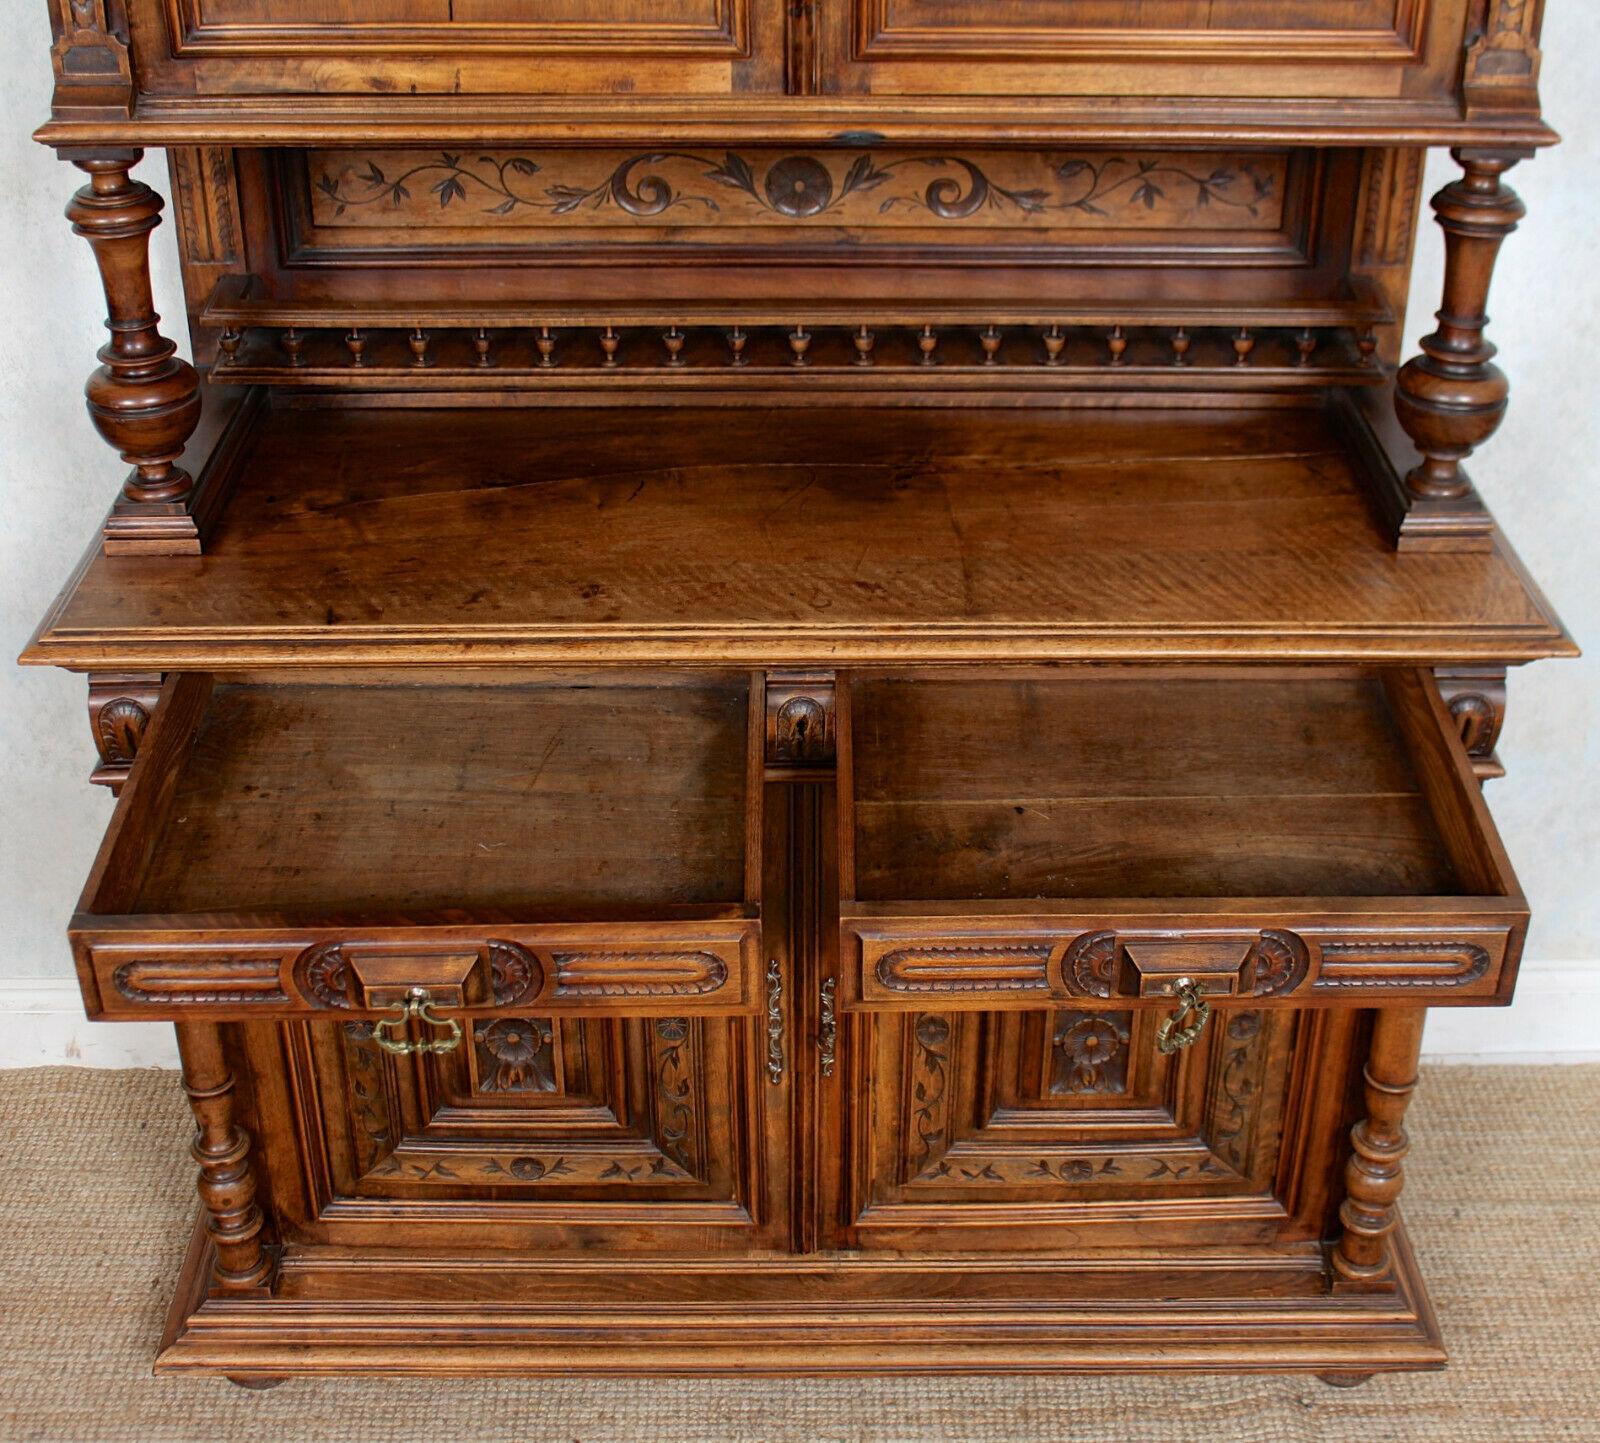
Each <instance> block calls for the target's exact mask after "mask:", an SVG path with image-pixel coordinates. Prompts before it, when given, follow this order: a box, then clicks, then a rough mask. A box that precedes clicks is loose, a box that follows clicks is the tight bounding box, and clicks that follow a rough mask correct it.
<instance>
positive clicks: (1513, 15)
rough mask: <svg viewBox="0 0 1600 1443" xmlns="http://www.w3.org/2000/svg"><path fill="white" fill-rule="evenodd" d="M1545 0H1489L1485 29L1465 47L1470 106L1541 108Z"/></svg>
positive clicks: (1486, 108) (1466, 83)
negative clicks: (1541, 64)
mask: <svg viewBox="0 0 1600 1443" xmlns="http://www.w3.org/2000/svg"><path fill="white" fill-rule="evenodd" d="M1543 18H1544V0H1489V6H1488V10H1487V12H1486V13H1485V15H1484V22H1483V29H1482V31H1481V32H1480V34H1479V35H1478V37H1477V38H1476V39H1475V40H1474V41H1473V42H1472V44H1471V45H1470V46H1469V47H1468V49H1467V63H1466V71H1465V74H1464V75H1463V77H1462V79H1463V89H1464V90H1465V94H1466V102H1467V110H1468V112H1469V113H1470V112H1472V111H1474V110H1529V111H1537V110H1538V108H1539V64H1540V61H1541V60H1542V59H1543V57H1542V55H1541V54H1540V51H1539V27H1540V23H1541V22H1542V20H1543Z"/></svg>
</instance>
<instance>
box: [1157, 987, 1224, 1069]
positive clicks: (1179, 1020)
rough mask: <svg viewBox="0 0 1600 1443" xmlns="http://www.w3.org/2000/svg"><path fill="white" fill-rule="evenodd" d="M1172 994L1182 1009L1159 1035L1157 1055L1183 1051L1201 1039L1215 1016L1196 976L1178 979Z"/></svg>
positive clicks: (1175, 1013) (1172, 1015)
mask: <svg viewBox="0 0 1600 1443" xmlns="http://www.w3.org/2000/svg"><path fill="white" fill-rule="evenodd" d="M1172 991H1173V995H1174V996H1175V997H1176V998H1177V999H1178V1007H1177V1010H1176V1011H1175V1012H1173V1013H1172V1014H1171V1015H1170V1016H1169V1017H1167V1018H1166V1019H1165V1021H1163V1022H1162V1024H1161V1027H1160V1029H1159V1030H1158V1031H1157V1033H1156V1051H1157V1052H1169V1053H1170V1052H1181V1051H1182V1050H1183V1049H1184V1048H1185V1047H1188V1046H1190V1045H1191V1044H1192V1043H1194V1042H1196V1041H1197V1040H1198V1039H1199V1037H1200V1034H1201V1033H1202V1032H1204V1031H1205V1030H1206V1022H1207V1021H1208V1020H1209V1019H1210V1017H1211V1004H1210V1003H1209V1002H1207V1001H1206V999H1205V997H1204V995H1203V994H1202V993H1201V991H1200V984H1199V983H1198V982H1196V981H1195V980H1194V979H1193V978H1192V977H1180V978H1178V980H1177V981H1176V982H1175V983H1173V985H1172Z"/></svg>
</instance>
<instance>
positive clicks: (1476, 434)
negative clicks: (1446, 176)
mask: <svg viewBox="0 0 1600 1443" xmlns="http://www.w3.org/2000/svg"><path fill="white" fill-rule="evenodd" d="M1451 154H1452V155H1454V156H1455V158H1456V160H1457V162H1458V163H1459V164H1460V166H1461V168H1462V170H1463V172H1464V174H1463V176H1462V178H1461V179H1460V180H1457V181H1453V182H1452V183H1451V184H1449V185H1447V186H1446V187H1445V188H1444V189H1443V190H1441V191H1440V192H1439V194H1438V195H1436V196H1435V197H1434V198H1433V208H1434V211H1435V213H1436V214H1437V216H1438V220H1439V225H1440V226H1441V227H1442V228H1443V230H1444V237H1445V272H1444V304H1443V306H1441V308H1440V309H1439V311H1438V321H1439V328H1438V330H1436V331H1434V332H1433V333H1432V334H1431V335H1428V336H1425V337H1423V339H1422V341H1421V346H1422V354H1421V355H1420V356H1417V357H1416V358H1414V359H1413V360H1411V361H1408V362H1407V363H1406V364H1405V365H1404V366H1403V367H1401V370H1400V375H1399V378H1398V380H1397V382H1396V387H1395V410H1396V411H1397V412H1398V413H1399V417H1400V424H1401V425H1402V426H1403V427H1404V428H1405V430H1406V433H1407V434H1408V435H1409V436H1410V437H1411V439H1412V441H1413V442H1414V443H1415V445H1416V447H1417V449H1418V450H1419V451H1421V452H1422V458H1423V459H1422V464H1421V465H1419V466H1417V467H1415V468H1413V469H1412V471H1411V472H1410V474H1409V475H1407V477H1406V489H1407V491H1408V492H1409V494H1410V497H1411V499H1412V503H1413V507H1414V508H1417V506H1418V503H1420V504H1421V508H1423V509H1425V508H1427V507H1429V506H1436V505H1437V503H1440V502H1459V501H1460V500H1461V499H1462V498H1464V497H1467V496H1469V495H1470V494H1471V483H1470V481H1469V480H1468V477H1467V474H1466V472H1464V471H1463V470H1462V469H1461V463H1462V461H1463V460H1465V459H1466V457H1467V456H1469V455H1471V453H1472V451H1473V450H1474V449H1475V448H1476V447H1478V446H1480V445H1482V444H1483V443H1484V442H1485V441H1487V440H1488V439H1489V437H1490V436H1492V435H1493V434H1494V433H1495V431H1496V430H1497V429H1498V428H1499V426H1500V422H1501V420H1502V419H1503V418H1504V416H1505V413H1506V399H1507V396H1508V395H1509V393H1510V386H1509V385H1508V383H1507V381H1506V378H1505V376H1504V374H1503V373H1502V372H1501V371H1500V369H1499V368H1498V367H1497V366H1494V365H1492V364H1491V362H1492V360H1493V357H1494V353H1495V347H1494V345H1493V344H1492V343H1491V342H1490V341H1488V340H1487V339H1486V338H1485V336H1484V327H1485V326H1486V325H1487V324H1488V321H1489V317H1488V314H1487V312H1486V309H1485V308H1486V307H1487V305H1488V300H1489V283H1490V281H1491V279H1492V278H1493V276H1494V265H1495V259H1496V257H1497V256H1498V255H1499V253H1500V246H1501V244H1502V242H1503V241H1504V240H1505V238H1506V237H1507V236H1508V235H1510V234H1511V232H1512V231H1514V230H1515V229H1516V228H1517V222H1518V221H1519V220H1521V219H1522V216H1523V214H1524V207H1523V204H1522V201H1521V200H1520V199H1519V198H1518V196H1517V193H1516V192H1515V191H1514V190H1512V189H1511V188H1510V187H1509V186H1507V185H1504V184H1502V183H1501V176H1502V175H1504V174H1505V172H1506V171H1508V170H1510V169H1511V167H1512V166H1513V165H1515V164H1516V163H1517V161H1518V160H1519V159H1521V156H1520V155H1519V154H1516V153H1503V152H1485V151H1480V150H1464V149H1463V150H1455V151H1452V152H1451Z"/></svg>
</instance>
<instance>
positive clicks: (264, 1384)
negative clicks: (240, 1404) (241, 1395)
mask: <svg viewBox="0 0 1600 1443" xmlns="http://www.w3.org/2000/svg"><path fill="white" fill-rule="evenodd" d="M222 1376H223V1377H224V1378H226V1379H227V1380H228V1381H229V1382H230V1383H232V1384H233V1386H234V1387H235V1388H249V1389H250V1390H251V1392H253V1393H264V1392H265V1391H266V1390H267V1389H268V1388H276V1387H277V1386H278V1384H280V1383H287V1382H288V1381H289V1379H288V1376H287V1375H286V1374H284V1373H224V1374H223V1375H222Z"/></svg>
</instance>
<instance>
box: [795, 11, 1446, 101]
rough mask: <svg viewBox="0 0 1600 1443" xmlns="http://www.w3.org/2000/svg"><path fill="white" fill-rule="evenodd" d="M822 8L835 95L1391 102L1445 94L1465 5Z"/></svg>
mask: <svg viewBox="0 0 1600 1443" xmlns="http://www.w3.org/2000/svg"><path fill="white" fill-rule="evenodd" d="M822 3H824V4H826V3H827V0H822ZM833 3H834V4H835V5H836V6H837V7H838V12H839V15H840V16H841V17H842V16H843V12H844V11H846V10H848V11H849V12H850V13H849V16H848V23H849V34H848V36H844V35H839V36H838V37H837V44H838V49H837V53H840V54H845V55H848V56H849V57H850V58H849V60H848V61H847V62H845V69H846V70H847V71H848V72H849V73H847V74H843V75H841V77H840V79H841V88H843V89H845V90H855V91H860V90H865V91H868V92H870V93H873V94H883V95H918V94H923V95H935V94H947V95H962V94H966V95H1015V96H1073V95H1077V96H1108V97H1113V96H1114V97H1131V96H1149V97H1161V96H1165V97H1184V98H1196V97H1199V98H1204V97H1215V98H1253V97H1281V98H1290V99H1296V98H1299V99H1312V98H1326V97H1350V98H1368V97H1370V98H1374V99H1399V98H1401V97H1416V96H1418V95H1425V94H1433V93H1438V94H1440V95H1443V94H1447V93H1448V92H1449V90H1450V87H1451V84H1452V80H1453V75H1454V72H1455V71H1456V70H1458V69H1459V64H1460V59H1459V44H1460V39H1461V35H1462V31H1463V20H1464V6H1465V5H1466V4H1467V0H1007V3H1005V4H996V3H994V0H833Z"/></svg>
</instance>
